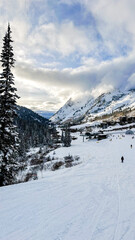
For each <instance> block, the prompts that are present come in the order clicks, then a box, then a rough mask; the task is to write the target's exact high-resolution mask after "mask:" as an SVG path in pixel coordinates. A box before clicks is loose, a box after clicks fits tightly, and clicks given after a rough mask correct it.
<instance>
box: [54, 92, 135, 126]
mask: <svg viewBox="0 0 135 240" xmlns="http://www.w3.org/2000/svg"><path fill="white" fill-rule="evenodd" d="M134 109H135V90H129V91H125V92H121V91H119V90H117V91H113V92H108V93H105V94H102V95H100V96H99V97H97V98H94V97H92V96H90V97H87V98H86V97H84V99H77V100H73V99H69V100H68V101H67V102H66V104H65V105H64V106H63V107H62V108H61V109H60V110H59V111H58V112H57V113H56V114H54V115H53V116H52V117H51V120H52V121H53V122H55V123H65V122H73V123H77V122H80V121H84V122H87V121H90V120H93V119H95V118H101V117H103V116H108V117H110V116H111V115H113V114H114V113H116V112H117V113H118V112H123V111H128V112H131V111H133V110H134Z"/></svg>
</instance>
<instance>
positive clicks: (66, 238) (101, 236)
mask: <svg viewBox="0 0 135 240" xmlns="http://www.w3.org/2000/svg"><path fill="white" fill-rule="evenodd" d="M111 139H112V140H111ZM130 144H132V145H133V148H132V149H131V148H130ZM68 154H72V155H79V156H80V158H81V161H82V163H81V164H79V165H77V166H75V167H72V168H67V169H61V170H58V171H55V172H46V174H45V177H44V178H43V179H40V180H38V181H31V182H28V183H24V184H18V185H12V186H7V187H2V188H0V240H134V239H135V139H132V137H131V136H125V137H122V136H119V137H118V135H117V134H114V137H110V139H106V140H102V141H100V142H96V141H95V140H93V141H89V142H88V141H86V140H85V142H84V143H83V142H82V137H79V138H78V140H76V141H74V142H73V145H72V146H71V147H70V148H61V149H57V150H56V155H57V156H59V157H62V156H65V155H68ZM122 155H123V156H124V158H125V161H124V163H123V164H122V163H121V162H120V158H121V156H122Z"/></svg>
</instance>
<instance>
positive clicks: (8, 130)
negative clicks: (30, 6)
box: [0, 24, 19, 186]
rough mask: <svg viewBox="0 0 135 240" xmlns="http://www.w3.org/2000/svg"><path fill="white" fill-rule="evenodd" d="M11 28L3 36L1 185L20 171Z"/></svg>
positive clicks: (0, 97)
mask: <svg viewBox="0 0 135 240" xmlns="http://www.w3.org/2000/svg"><path fill="white" fill-rule="evenodd" d="M12 42H13V41H12V39H11V29H10V25H9V24H8V29H7V32H6V34H5V36H4V38H3V48H2V53H1V60H0V61H1V63H2V73H1V74H0V186H4V185H8V184H12V183H14V181H15V176H16V173H17V171H18V167H19V166H18V164H17V162H16V156H17V152H18V150H17V148H18V134H17V131H16V126H14V117H15V114H16V100H17V98H18V96H17V94H16V91H17V89H16V88H15V86H14V84H15V83H14V76H13V73H12V72H11V69H12V68H13V67H14V63H15V59H14V53H13V47H12Z"/></svg>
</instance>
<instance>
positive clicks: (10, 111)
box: [0, 24, 59, 186]
mask: <svg viewBox="0 0 135 240" xmlns="http://www.w3.org/2000/svg"><path fill="white" fill-rule="evenodd" d="M11 34H12V31H11V28H10V24H8V29H7V32H6V34H5V36H4V38H3V47H2V52H1V60H0V62H1V65H2V73H1V74H0V186H5V185H9V184H13V183H17V182H18V180H17V176H18V173H20V172H21V171H22V170H25V169H26V168H27V164H28V157H27V152H28V151H29V149H30V148H32V147H33V148H35V147H39V148H40V151H39V152H40V153H41V148H42V147H43V146H46V150H45V153H46V151H47V149H48V148H52V147H53V146H54V144H56V143H57V142H59V136H58V133H57V131H56V128H55V126H54V125H53V124H52V123H51V122H50V121H49V120H48V119H45V118H43V117H41V116H39V115H38V114H36V113H34V112H33V111H31V110H30V109H27V108H25V107H21V106H17V99H18V98H19V97H18V95H17V93H16V92H17V89H16V87H15V81H14V80H15V79H14V75H13V73H12V69H13V68H14V67H15V59H14V52H13V46H12V43H13V40H12V37H11ZM34 159H35V155H34ZM41 162H42V163H43V161H41ZM27 175H28V174H27ZM23 179H24V178H23ZM19 181H20V180H19Z"/></svg>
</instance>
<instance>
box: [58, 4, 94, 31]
mask: <svg viewBox="0 0 135 240" xmlns="http://www.w3.org/2000/svg"><path fill="white" fill-rule="evenodd" d="M55 14H56V17H57V21H58V22H62V21H73V23H74V24H75V25H76V26H84V27H87V26H91V25H95V19H94V17H93V16H92V14H90V13H88V12H86V10H85V8H84V7H83V6H82V5H81V4H79V3H75V4H73V5H67V4H64V3H61V4H57V5H56V6H55Z"/></svg>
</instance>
